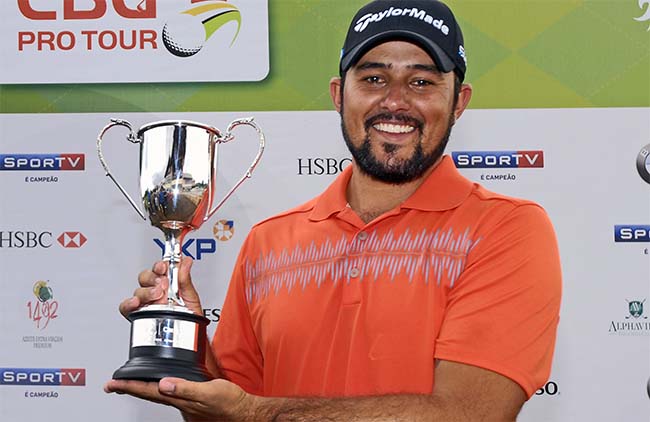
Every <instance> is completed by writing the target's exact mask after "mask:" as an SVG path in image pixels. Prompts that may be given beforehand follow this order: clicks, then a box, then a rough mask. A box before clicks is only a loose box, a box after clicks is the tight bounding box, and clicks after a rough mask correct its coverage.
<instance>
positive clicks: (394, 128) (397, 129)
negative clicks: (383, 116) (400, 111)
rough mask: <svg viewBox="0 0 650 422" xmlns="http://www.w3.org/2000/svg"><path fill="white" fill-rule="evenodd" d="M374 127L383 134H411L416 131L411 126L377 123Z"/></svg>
mask: <svg viewBox="0 0 650 422" xmlns="http://www.w3.org/2000/svg"><path fill="white" fill-rule="evenodd" d="M372 127H373V128H375V129H376V130H379V131H381V132H388V133H409V132H413V131H414V130H415V128H414V127H413V126H410V125H393V124H390V123H377V124H375V125H373V126H372Z"/></svg>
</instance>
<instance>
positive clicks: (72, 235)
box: [56, 232, 88, 248]
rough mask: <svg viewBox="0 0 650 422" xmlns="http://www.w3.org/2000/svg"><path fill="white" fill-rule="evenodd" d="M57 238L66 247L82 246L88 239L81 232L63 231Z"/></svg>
mask: <svg viewBox="0 0 650 422" xmlns="http://www.w3.org/2000/svg"><path fill="white" fill-rule="evenodd" d="M56 240H57V241H58V242H59V243H60V244H61V246H63V247H64V248H80V247H82V246H83V245H84V244H85V243H86V240H88V239H86V236H84V235H83V234H82V233H81V232H63V233H61V236H59V237H58V238H57V239H56Z"/></svg>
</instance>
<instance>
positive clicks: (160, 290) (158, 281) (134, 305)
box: [120, 257, 203, 317]
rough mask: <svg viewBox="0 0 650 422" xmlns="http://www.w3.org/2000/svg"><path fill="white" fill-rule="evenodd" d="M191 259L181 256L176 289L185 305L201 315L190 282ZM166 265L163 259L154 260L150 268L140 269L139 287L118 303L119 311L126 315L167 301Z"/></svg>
mask: <svg viewBox="0 0 650 422" xmlns="http://www.w3.org/2000/svg"><path fill="white" fill-rule="evenodd" d="M192 262H193V261H192V259H191V258H188V257H183V259H182V260H181V263H180V266H179V268H178V291H179V294H180V296H181V297H182V298H183V301H184V302H185V306H186V307H187V308H189V309H190V310H191V311H192V312H194V313H195V314H197V315H203V308H201V300H200V298H199V294H198V293H197V292H196V289H195V288H194V285H193V284H192V277H191V275H190V270H191V269H192ZM167 266H168V263H167V262H165V261H158V262H156V263H155V264H154V265H153V267H152V269H151V270H145V271H142V272H141V273H140V274H139V275H138V284H139V285H140V287H138V288H137V289H135V291H134V292H133V297H130V298H128V299H125V300H124V301H123V302H122V303H120V313H121V314H122V315H124V317H126V316H127V315H128V314H130V313H131V312H133V311H135V310H136V309H139V308H141V307H142V306H145V305H153V304H163V305H166V304H167V303H168V300H167V289H169V279H168V278H167Z"/></svg>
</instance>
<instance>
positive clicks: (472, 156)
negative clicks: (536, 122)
mask: <svg viewBox="0 0 650 422" xmlns="http://www.w3.org/2000/svg"><path fill="white" fill-rule="evenodd" d="M451 156H452V158H453V159H454V163H455V164H456V167H457V168H471V169H498V168H541V167H544V151H454V152H452V153H451Z"/></svg>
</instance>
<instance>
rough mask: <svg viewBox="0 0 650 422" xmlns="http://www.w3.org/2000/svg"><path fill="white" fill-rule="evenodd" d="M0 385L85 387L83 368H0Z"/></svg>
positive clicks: (84, 371)
mask: <svg viewBox="0 0 650 422" xmlns="http://www.w3.org/2000/svg"><path fill="white" fill-rule="evenodd" d="M0 384H3V385H45V386H52V385H59V386H70V387H80V386H84V385H86V370H85V369H83V368H0Z"/></svg>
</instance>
